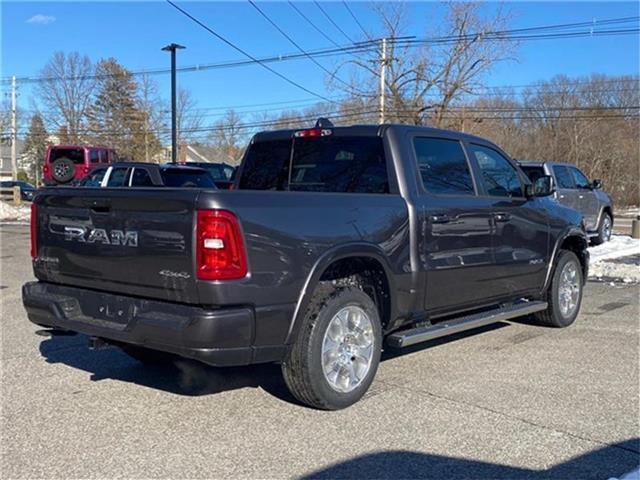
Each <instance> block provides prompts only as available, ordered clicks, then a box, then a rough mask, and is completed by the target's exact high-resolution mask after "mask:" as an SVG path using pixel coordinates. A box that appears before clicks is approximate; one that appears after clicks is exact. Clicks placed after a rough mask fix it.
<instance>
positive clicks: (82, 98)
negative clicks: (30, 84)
mask: <svg viewBox="0 0 640 480" xmlns="http://www.w3.org/2000/svg"><path fill="white" fill-rule="evenodd" d="M94 73H95V69H94V66H93V64H92V63H91V60H90V59H89V57H87V56H86V55H80V54H79V53H78V52H71V53H69V54H65V53H64V52H56V53H54V54H53V57H51V59H50V60H49V62H48V63H47V64H46V65H45V66H44V68H43V69H42V71H41V76H42V77H43V80H42V81H41V82H40V83H39V84H38V86H37V87H36V94H37V96H38V97H39V98H40V100H41V102H42V104H43V105H44V107H45V109H44V111H43V113H44V115H45V119H46V121H47V123H48V124H49V126H50V127H52V129H53V130H57V129H61V128H64V129H65V130H66V132H67V135H68V139H69V140H70V141H72V142H79V141H81V139H82V130H83V126H84V124H85V121H86V115H87V112H88V110H89V106H90V105H91V102H92V95H93V92H94V88H95V84H96V81H95V76H94Z"/></svg>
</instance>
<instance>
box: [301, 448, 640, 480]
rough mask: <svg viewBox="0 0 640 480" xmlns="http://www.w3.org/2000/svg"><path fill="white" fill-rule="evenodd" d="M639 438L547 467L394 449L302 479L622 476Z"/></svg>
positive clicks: (631, 465) (634, 462)
mask: <svg viewBox="0 0 640 480" xmlns="http://www.w3.org/2000/svg"><path fill="white" fill-rule="evenodd" d="M639 444H640V439H638V438H635V439H630V440H627V441H624V442H621V443H618V444H614V445H608V446H606V447H604V448H601V449H598V450H594V451H592V452H589V453H587V454H585V455H581V456H579V457H575V458H573V459H571V460H569V461H568V462H564V463H561V464H558V465H554V466H552V467H551V468H549V469H547V470H529V469H526V468H519V467H513V466H510V465H500V464H496V463H488V462H481V461H476V460H469V459H465V458H456V457H447V456H442V455H429V454H424V453H419V452H410V451H403V450H392V451H386V452H377V453H371V454H368V455H363V456H360V457H356V458H354V459H352V460H348V461H346V462H342V463H337V464H335V465H332V466H330V467H327V468H325V469H322V470H318V471H316V472H313V473H310V474H308V475H305V476H304V477H302V478H303V479H325V478H326V479H351V478H354V479H355V478H376V479H400V478H412V479H413V478H433V479H441V478H446V479H495V480H507V479H508V480H512V479H518V480H520V479H562V480H568V479H571V480H573V479H580V480H585V479H591V478H593V479H600V480H606V479H608V478H614V477H615V478H620V477H621V476H622V475H624V474H625V473H627V472H630V471H631V470H633V469H635V468H638V464H639V462H640V455H639V454H638V449H639V448H640V445H639Z"/></svg>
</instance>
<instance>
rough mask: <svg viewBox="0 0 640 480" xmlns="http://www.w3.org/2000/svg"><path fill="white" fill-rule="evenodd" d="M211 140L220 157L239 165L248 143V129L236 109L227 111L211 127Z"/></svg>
mask: <svg viewBox="0 0 640 480" xmlns="http://www.w3.org/2000/svg"><path fill="white" fill-rule="evenodd" d="M209 140H210V141H211V144H212V146H213V148H214V149H216V151H217V155H218V157H219V158H221V159H223V160H224V161H225V162H227V163H229V164H231V165H238V164H239V163H240V159H241V158H242V153H243V151H244V147H245V144H246V140H247V138H246V131H245V129H244V126H243V122H242V118H241V117H240V115H238V113H237V112H235V111H234V110H229V111H227V112H226V114H225V115H224V117H223V118H221V119H220V120H218V121H216V122H215V123H214V124H213V126H212V129H211V133H210V135H209Z"/></svg>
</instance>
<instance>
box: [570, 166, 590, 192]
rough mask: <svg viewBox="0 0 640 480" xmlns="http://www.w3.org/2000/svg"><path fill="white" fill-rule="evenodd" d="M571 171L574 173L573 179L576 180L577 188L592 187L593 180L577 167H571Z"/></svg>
mask: <svg viewBox="0 0 640 480" xmlns="http://www.w3.org/2000/svg"><path fill="white" fill-rule="evenodd" d="M571 173H573V180H574V181H575V182H576V188H580V189H583V190H586V189H589V188H591V182H590V181H589V179H588V178H587V176H586V175H585V174H584V173H582V172H581V171H580V170H578V169H577V168H575V167H571Z"/></svg>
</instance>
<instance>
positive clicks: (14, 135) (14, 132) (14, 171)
mask: <svg viewBox="0 0 640 480" xmlns="http://www.w3.org/2000/svg"><path fill="white" fill-rule="evenodd" d="M17 143H18V127H17V121H16V76H15V75H14V76H13V77H11V176H12V177H13V180H14V181H16V180H17V179H18V154H17V150H16V147H17V146H16V144H17Z"/></svg>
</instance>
